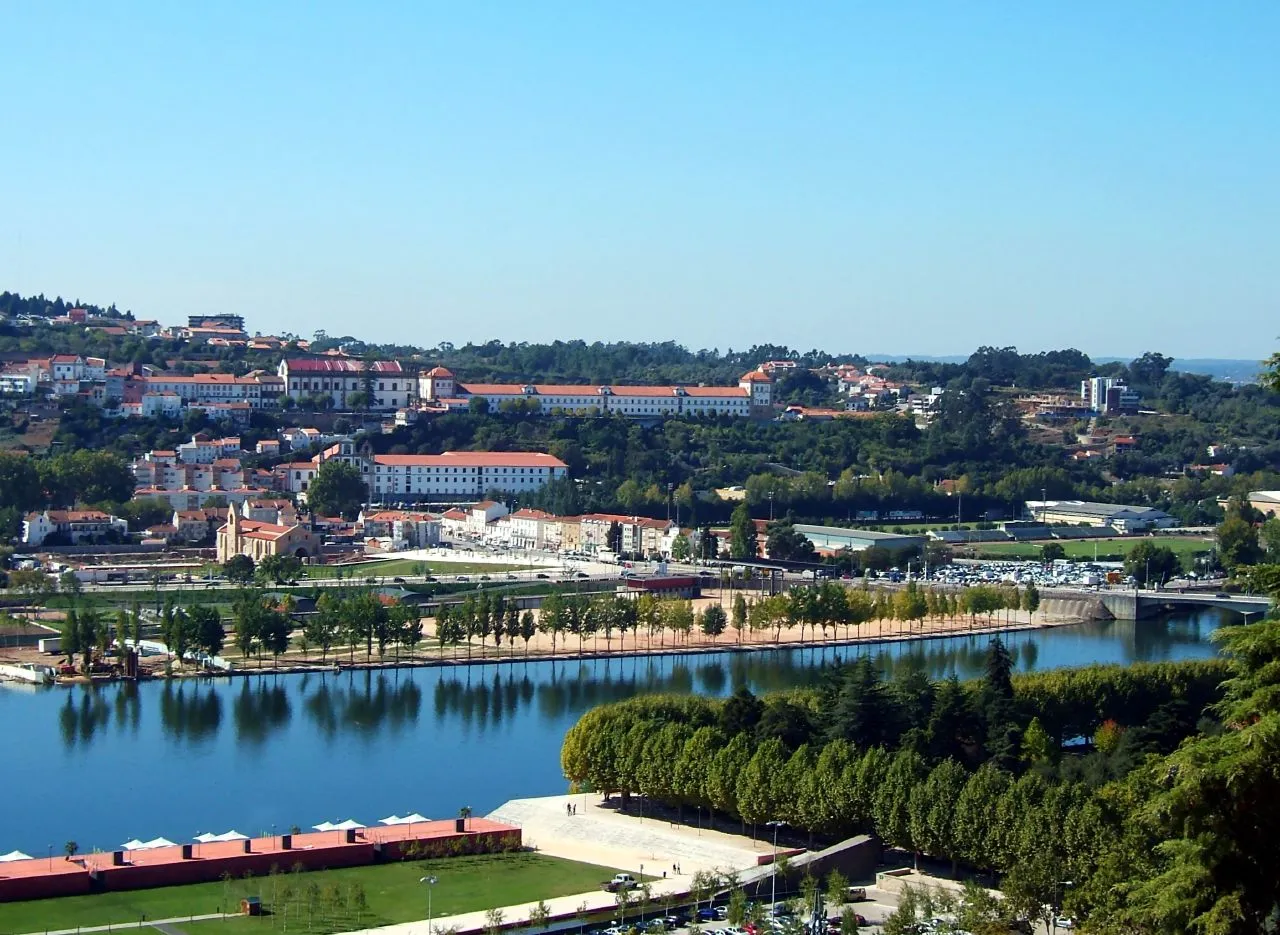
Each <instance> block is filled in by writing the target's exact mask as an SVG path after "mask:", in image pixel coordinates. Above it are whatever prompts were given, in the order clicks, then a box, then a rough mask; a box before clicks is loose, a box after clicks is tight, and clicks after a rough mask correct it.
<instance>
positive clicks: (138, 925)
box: [27, 912, 240, 935]
mask: <svg viewBox="0 0 1280 935" xmlns="http://www.w3.org/2000/svg"><path fill="white" fill-rule="evenodd" d="M239 917H240V914H239V913H238V912H237V913H220V912H211V913H209V914H208V915H202V916H181V917H179V918H176V919H148V920H147V921H146V922H115V923H112V924H111V925H81V926H77V927H76V928H73V929H44V930H42V931H39V932H29V933H27V935H82V933H85V932H120V931H123V930H125V929H145V928H151V926H153V925H180V924H182V923H183V922H208V921H209V920H211V919H236V918H239Z"/></svg>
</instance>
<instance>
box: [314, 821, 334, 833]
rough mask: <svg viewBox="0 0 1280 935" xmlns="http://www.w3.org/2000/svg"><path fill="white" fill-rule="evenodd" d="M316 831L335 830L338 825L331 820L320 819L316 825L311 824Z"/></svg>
mask: <svg viewBox="0 0 1280 935" xmlns="http://www.w3.org/2000/svg"><path fill="white" fill-rule="evenodd" d="M311 827H312V828H314V829H315V830H316V831H336V830H337V828H338V826H337V825H335V824H334V823H333V822H331V821H322V822H320V824H318V825H312V826H311Z"/></svg>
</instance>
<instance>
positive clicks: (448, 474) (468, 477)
mask: <svg viewBox="0 0 1280 935" xmlns="http://www.w3.org/2000/svg"><path fill="white" fill-rule="evenodd" d="M369 461H370V463H368V464H367V465H365V467H366V468H367V473H366V474H365V478H366V480H367V481H368V484H369V493H370V495H371V497H372V498H373V499H374V500H385V499H392V500H418V499H426V498H433V497H439V498H444V499H463V498H467V497H479V496H483V495H484V494H485V493H487V492H488V491H490V490H501V491H503V492H504V493H524V492H526V491H531V490H538V489H540V488H542V487H544V486H546V485H547V484H549V483H550V482H551V481H553V480H556V479H557V478H561V477H564V476H566V475H567V474H568V471H569V469H568V467H567V466H566V465H565V463H564V462H563V461H561V460H560V459H559V458H556V457H554V456H552V455H549V454H546V453H544V452H539V451H446V452H444V453H443V454H438V455H374V456H373V457H372V458H371V459H369Z"/></svg>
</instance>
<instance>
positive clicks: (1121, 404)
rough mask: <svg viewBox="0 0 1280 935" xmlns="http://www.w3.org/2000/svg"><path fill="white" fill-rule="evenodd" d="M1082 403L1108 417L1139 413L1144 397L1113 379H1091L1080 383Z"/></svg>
mask: <svg viewBox="0 0 1280 935" xmlns="http://www.w3.org/2000/svg"><path fill="white" fill-rule="evenodd" d="M1080 401H1081V402H1083V403H1084V404H1085V405H1086V406H1088V407H1089V408H1090V409H1092V410H1093V411H1094V412H1100V413H1102V414H1103V415H1108V414H1111V413H1117V412H1137V411H1138V405H1139V404H1140V403H1141V402H1142V397H1141V396H1139V395H1138V392H1137V391H1136V390H1133V389H1131V388H1130V387H1128V386H1126V385H1125V384H1124V383H1123V382H1121V381H1120V380H1116V379H1114V378H1113V377H1090V378H1089V379H1087V380H1082V381H1081V382H1080Z"/></svg>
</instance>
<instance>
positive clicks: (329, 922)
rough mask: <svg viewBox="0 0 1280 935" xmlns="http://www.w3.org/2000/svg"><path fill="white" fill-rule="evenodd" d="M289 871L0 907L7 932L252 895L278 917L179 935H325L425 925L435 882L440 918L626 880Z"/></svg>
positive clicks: (459, 863)
mask: <svg viewBox="0 0 1280 935" xmlns="http://www.w3.org/2000/svg"><path fill="white" fill-rule="evenodd" d="M282 869H284V870H285V871H286V872H283V873H280V874H278V875H276V876H266V877H254V878H251V879H247V880H242V879H236V880H231V881H227V882H217V883H196V884H193V885H190V886H167V887H162V888H160V889H152V890H133V891H130V892H122V893H110V892H108V893H99V894H96V895H92V896H65V897H62V898H60V899H41V900H30V901H27V902H17V903H0V933H3V935H17V933H24V932H43V931H46V930H51V929H68V928H71V929H74V928H75V927H77V926H90V925H108V924H115V923H124V922H137V921H139V919H141V918H142V916H143V914H145V915H146V917H147V918H148V919H171V918H179V917H189V916H193V915H194V916H199V915H207V914H209V913H215V912H226V911H228V908H229V907H230V908H231V911H234V909H235V907H238V906H239V903H240V900H241V899H242V898H243V897H245V896H249V895H253V896H258V897H259V898H260V899H261V900H262V903H263V905H264V907H267V908H268V909H270V910H272V911H271V913H270V914H269V915H267V916H264V917H262V918H257V919H244V918H240V919H226V920H207V921H203V922H189V923H183V924H181V925H177V926H175V927H174V929H176V931H180V932H186V933H189V935H196V933H203V932H210V933H213V932H240V931H245V932H268V931H272V930H273V929H280V928H281V927H282V926H283V924H284V921H285V919H286V918H287V919H288V930H289V931H292V932H299V933H302V932H312V933H317V935H319V933H329V932H342V931H350V930H353V929H360V928H368V927H371V926H376V925H390V924H392V923H395V922H412V921H414V920H416V919H424V918H426V915H427V888H426V886H424V885H423V884H421V883H419V882H418V881H419V880H420V879H421V878H422V877H424V876H428V875H434V876H436V877H438V878H439V882H438V883H437V884H436V885H435V887H434V891H433V893H432V911H433V912H434V914H435V915H436V916H437V917H439V916H445V915H453V914H455V913H459V912H472V911H475V910H479V909H489V908H492V907H495V906H510V905H515V904H518V903H528V902H536V901H537V900H539V899H550V898H551V897H554V896H568V895H571V894H573V893H585V892H587V891H589V890H594V889H597V888H598V887H599V885H600V881H601V880H607V879H608V878H609V877H611V876H613V874H614V873H616V872H617V871H616V870H615V869H613V868H609V867H598V866H595V865H594V864H583V863H577V862H575V861H571V860H561V859H560V858H558V857H547V856H544V855H541V854H534V853H529V852H521V853H517V854H492V855H479V856H472V857H451V858H445V859H442V860H423V861H404V862H401V863H391V864H380V865H375V866H369V867H350V868H347V869H343V870H317V871H314V872H312V873H290V872H287V868H282ZM361 894H363V903H364V905H363V907H361V902H362V900H361Z"/></svg>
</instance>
